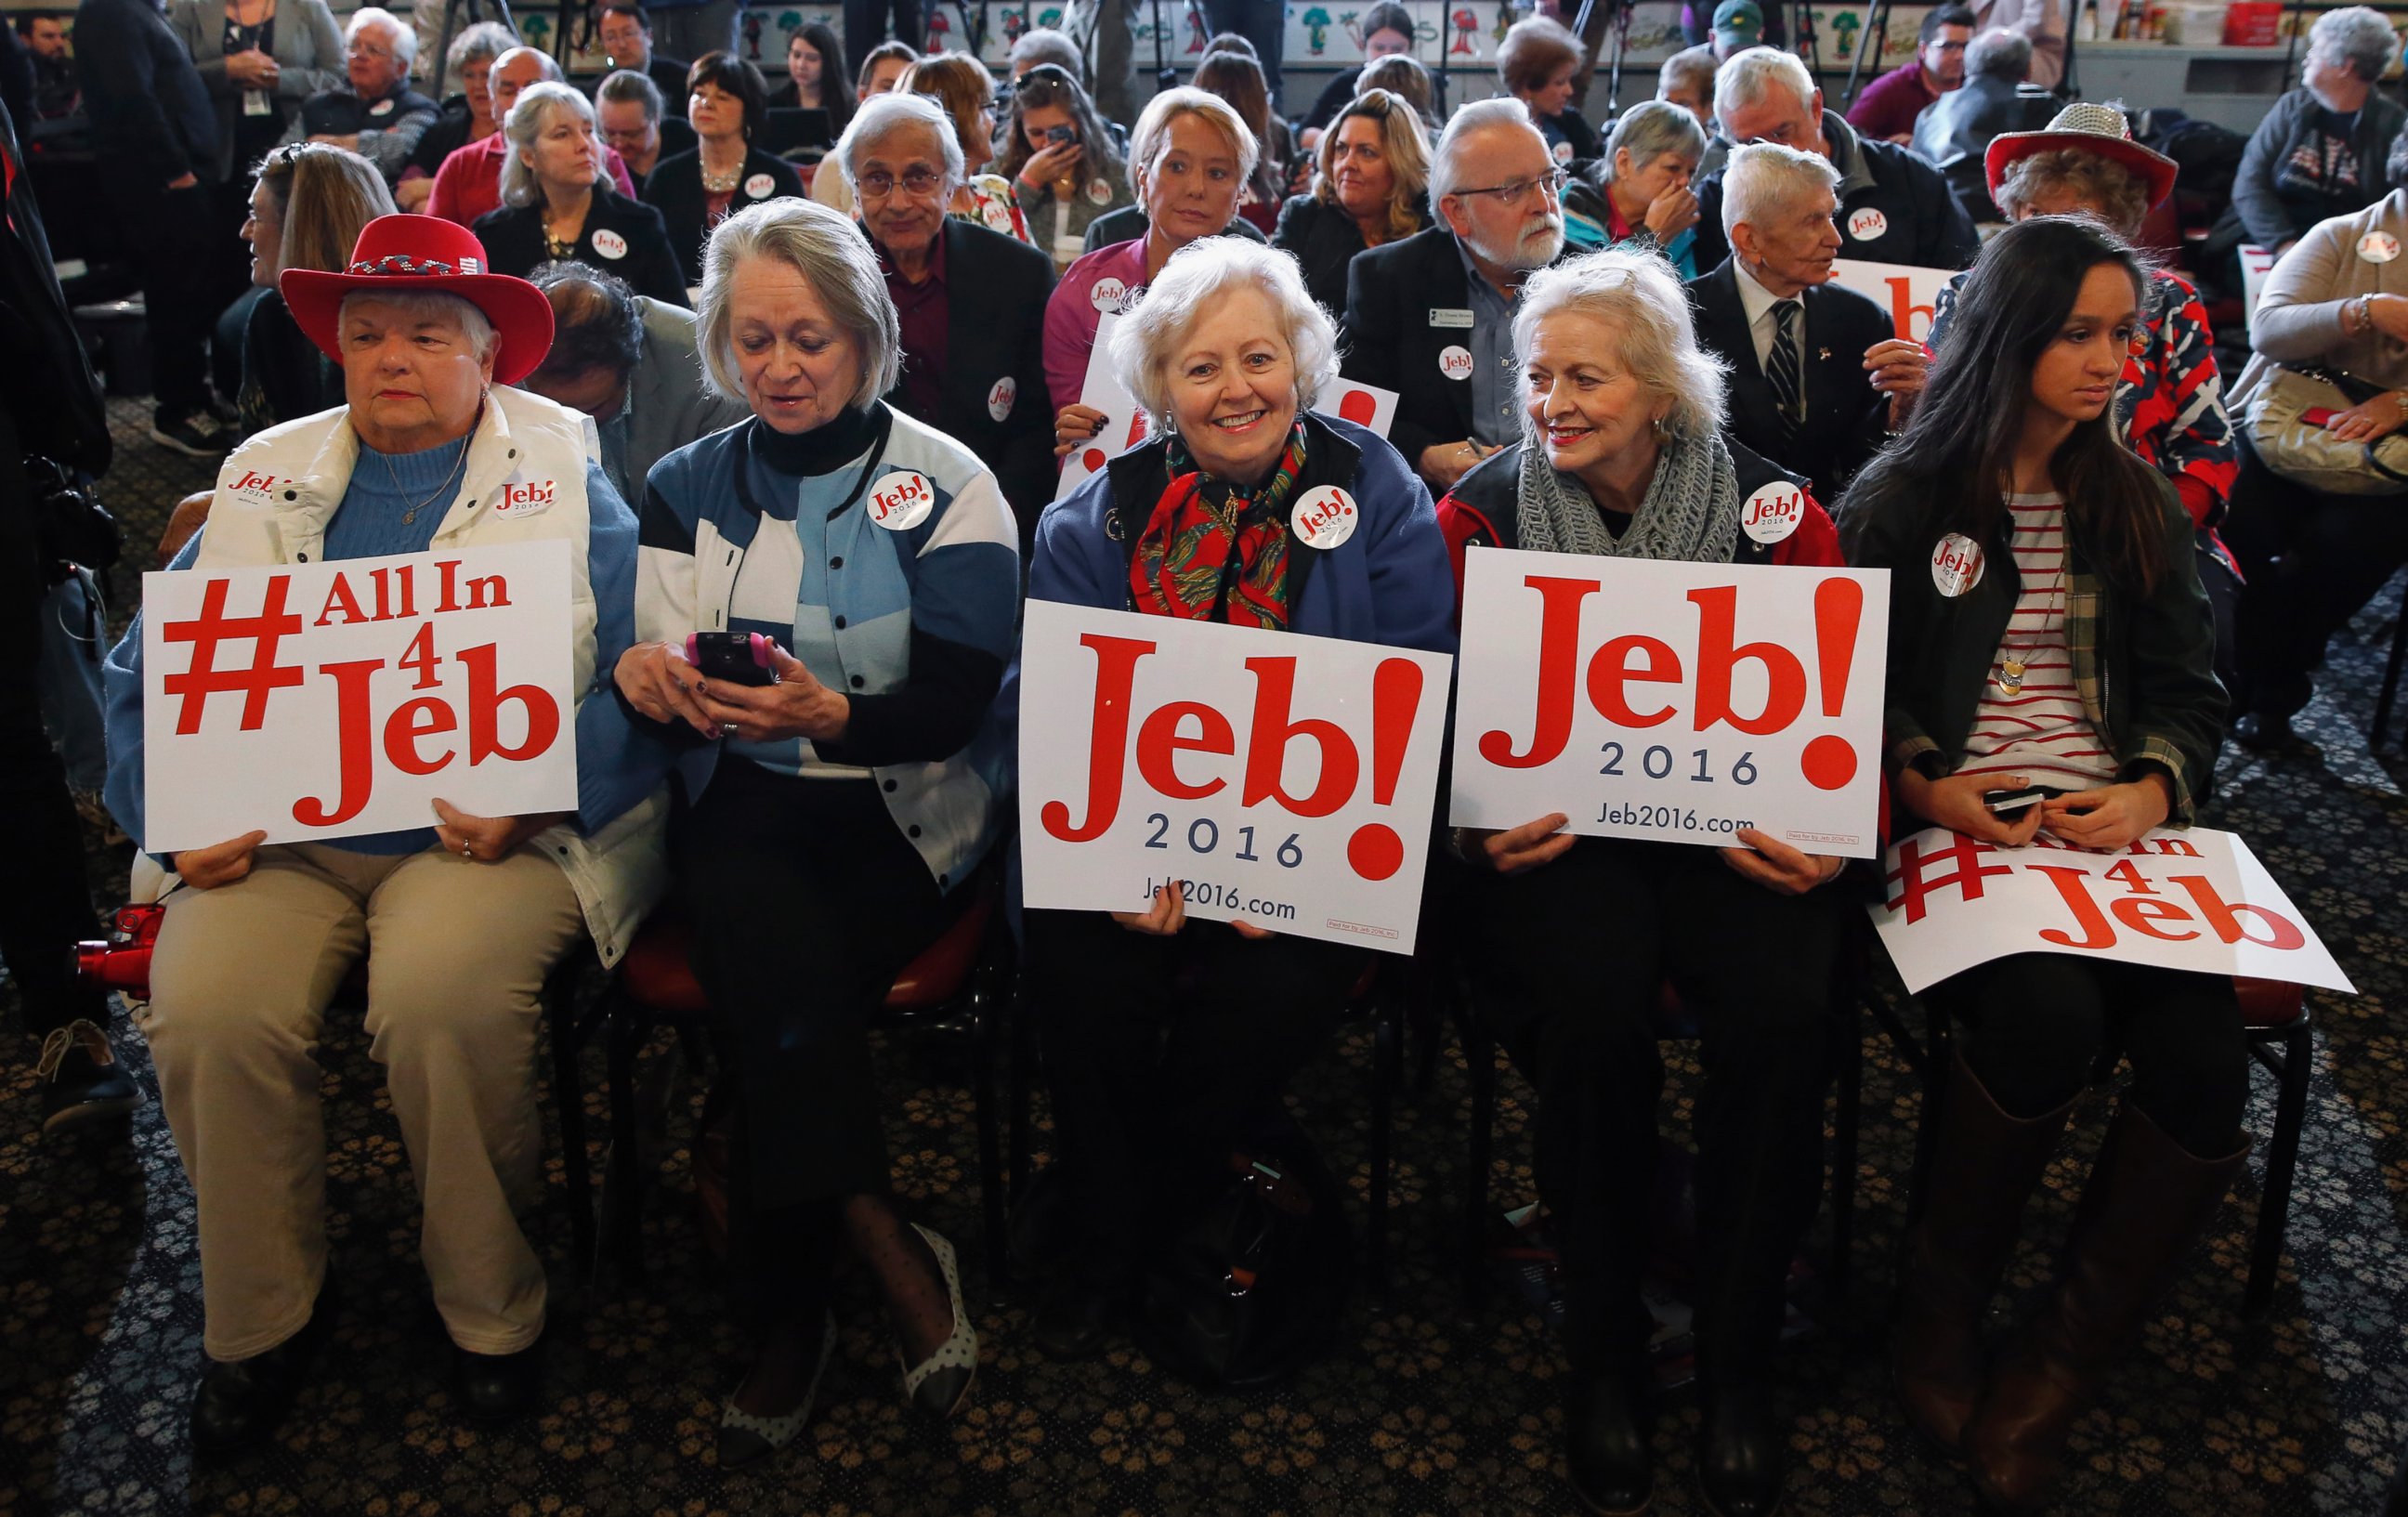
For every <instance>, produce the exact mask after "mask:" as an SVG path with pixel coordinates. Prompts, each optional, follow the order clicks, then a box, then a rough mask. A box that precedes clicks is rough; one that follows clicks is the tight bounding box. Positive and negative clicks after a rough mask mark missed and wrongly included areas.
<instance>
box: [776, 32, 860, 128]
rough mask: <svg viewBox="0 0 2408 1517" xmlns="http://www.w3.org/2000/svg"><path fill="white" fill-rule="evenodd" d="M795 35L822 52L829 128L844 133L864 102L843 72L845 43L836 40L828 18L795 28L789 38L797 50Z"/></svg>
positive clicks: (788, 43) (822, 84) (791, 47)
mask: <svg viewBox="0 0 2408 1517" xmlns="http://www.w3.org/2000/svg"><path fill="white" fill-rule="evenodd" d="M796 36H799V37H801V38H802V39H803V40H804V41H806V42H808V43H810V45H811V50H812V51H813V52H816V53H818V54H819V55H820V101H821V103H822V105H823V106H824V107H825V108H826V110H827V113H828V125H829V127H830V128H832V129H833V130H834V131H836V132H837V133H838V134H839V135H841V134H842V133H843V131H844V129H845V127H846V125H847V124H848V123H850V122H852V120H853V112H854V111H855V110H858V109H859V108H861V102H860V101H858V100H855V99H854V98H853V80H852V79H849V78H847V77H846V75H845V72H844V44H843V43H841V42H839V41H838V40H837V38H836V29H835V28H834V27H831V26H830V25H828V23H827V22H825V21H806V22H804V23H803V24H802V25H801V26H799V27H797V28H796V30H795V32H794V35H793V36H789V37H788V38H787V39H786V50H787V51H789V52H791V51H793V50H794V47H795V40H794V39H795V37H796Z"/></svg>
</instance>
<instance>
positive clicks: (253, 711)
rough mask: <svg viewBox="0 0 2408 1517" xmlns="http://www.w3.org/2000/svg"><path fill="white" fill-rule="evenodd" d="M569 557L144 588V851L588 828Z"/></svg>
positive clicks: (492, 551) (176, 579) (168, 581)
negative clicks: (508, 828)
mask: <svg viewBox="0 0 2408 1517" xmlns="http://www.w3.org/2000/svg"><path fill="white" fill-rule="evenodd" d="M568 552H569V545H568V544H567V542H566V541H564V540H553V541H544V542H523V543H510V544H504V545H495V546H489V547H481V548H471V549H466V550H462V551H456V552H427V553H404V554H396V555H394V556H393V557H389V558H353V559H345V560H342V561H341V562H339V563H334V564H288V565H277V566H273V567H266V568H238V569H187V570H183V571H180V572H178V573H173V574H146V575H144V576H143V577H142V741H143V747H144V753H143V771H144V780H145V784H146V791H145V809H146V812H147V821H148V825H149V832H150V836H149V837H146V838H144V840H143V842H144V846H145V847H147V848H149V849H150V851H151V852H175V851H177V850H179V849H186V848H207V847H208V846H210V845H211V844H215V843H222V842H224V841H226V840H227V839H229V838H233V837H241V836H242V835H244V834H245V833H248V832H251V831H254V830H259V829H265V831H266V833H267V841H269V842H271V843H292V842H323V841H326V840H329V839H332V838H337V837H357V836H359V835H361V834H364V833H376V832H398V831H402V830H404V829H407V828H411V827H426V826H432V825H434V824H435V822H436V816H435V811H434V807H433V801H434V799H435V797H437V796H438V795H439V796H441V797H442V798H443V799H444V800H445V801H446V802H448V803H450V804H451V805H452V806H453V807H454V808H456V809H459V810H461V811H465V812H466V813H468V814H469V815H471V816H489V817H490V816H521V815H524V814H526V813H528V812H533V811H566V810H573V809H576V806H577V741H576V725H577V713H576V700H575V692H574V691H573V690H572V689H571V686H572V684H573V683H574V669H575V663H574V660H573V659H572V657H571V649H570V642H569V639H570V637H571V635H572V628H573V626H574V622H573V620H572V618H571V615H570V609H569V588H568V580H569V565H568Z"/></svg>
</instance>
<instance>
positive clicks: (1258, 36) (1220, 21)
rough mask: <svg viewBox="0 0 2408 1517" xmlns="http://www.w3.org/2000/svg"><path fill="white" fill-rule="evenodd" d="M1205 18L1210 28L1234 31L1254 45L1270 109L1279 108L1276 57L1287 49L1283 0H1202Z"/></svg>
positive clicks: (1216, 30)
mask: <svg viewBox="0 0 2408 1517" xmlns="http://www.w3.org/2000/svg"><path fill="white" fill-rule="evenodd" d="M1204 16H1205V19H1206V20H1207V21H1211V23H1212V30H1213V31H1214V32H1216V33H1219V32H1235V33H1237V34H1238V35H1239V36H1242V37H1244V38H1245V39H1246V40H1247V41H1249V42H1251V43H1253V44H1254V52H1255V53H1256V55H1257V56H1259V57H1260V58H1261V59H1262V64H1263V79H1264V80H1265V81H1266V82H1268V83H1269V86H1270V92H1271V109H1272V110H1273V111H1274V112H1277V111H1278V110H1279V108H1280V58H1281V56H1282V54H1283V53H1284V52H1285V51H1286V50H1287V7H1286V5H1285V4H1284V3H1283V0H1204Z"/></svg>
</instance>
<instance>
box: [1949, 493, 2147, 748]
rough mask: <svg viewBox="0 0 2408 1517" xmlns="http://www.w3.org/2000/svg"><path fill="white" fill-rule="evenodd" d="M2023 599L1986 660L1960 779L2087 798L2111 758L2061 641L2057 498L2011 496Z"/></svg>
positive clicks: (2061, 535)
mask: <svg viewBox="0 0 2408 1517" xmlns="http://www.w3.org/2000/svg"><path fill="white" fill-rule="evenodd" d="M2007 510H2008V512H2009V513H2010V515H2011V516H2012V517H2013V519H2014V538H2013V539H2012V542H2011V545H2010V546H2011V548H2012V550H2013V551H2014V555H2015V572H2016V575H2017V577H2018V578H2019V579H2020V580H2021V581H2022V587H2023V588H2022V591H2021V593H2020V594H2018V595H2017V596H2016V597H2015V609H2014V615H2013V616H2011V617H2009V618H2008V619H2007V630H2006V633H2005V634H2004V636H2002V637H2000V640H1999V650H1998V652H1997V654H1996V656H1995V657H1993V658H1992V659H1991V661H1990V677H1989V680H1988V681H1987V682H1986V683H1985V685H1984V686H1983V687H1982V698H1981V701H1980V703H1979V704H1978V705H1977V706H1976V707H1975V708H1974V711H1973V731H1972V735H1971V737H1968V738H1967V739H1966V743H1965V761H1964V762H1963V763H1962V764H1960V765H1958V766H1957V773H1958V774H2020V775H2023V776H2025V777H2026V779H2027V780H2028V782H2029V783H2031V784H2035V785H2046V786H2048V787H2049V788H2050V789H2052V790H2065V791H2072V790H2095V789H2097V788H2098V787H2100V786H2101V785H2104V784H2109V783H2112V782H2113V781H2114V778H2115V772H2116V767H2117V766H2116V763H2115V755H2114V753H2113V752H2111V751H2109V750H2108V747H2107V745H2106V743H2105V742H2103V741H2101V740H2100V736H2099V729H2098V728H2096V727H2094V726H2092V725H2091V723H2090V717H2089V713H2087V712H2086V711H2085V710H2084V709H2083V707H2082V696H2081V693H2080V692H2079V691H2077V690H2076V689H2075V688H2074V683H2073V655H2072V653H2071V651H2069V650H2068V648H2067V646H2066V640H2065V603H2066V561H2065V498H2064V497H2063V496H2062V495H2057V494H2042V495H2009V496H2007Z"/></svg>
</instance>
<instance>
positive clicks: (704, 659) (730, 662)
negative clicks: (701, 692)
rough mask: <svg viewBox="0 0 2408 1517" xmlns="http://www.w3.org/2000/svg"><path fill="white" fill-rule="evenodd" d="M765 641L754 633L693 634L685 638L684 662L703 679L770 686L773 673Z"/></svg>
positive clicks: (764, 638)
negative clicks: (698, 672) (700, 674)
mask: <svg viewBox="0 0 2408 1517" xmlns="http://www.w3.org/2000/svg"><path fill="white" fill-rule="evenodd" d="M769 647H770V643H769V639H768V638H767V637H763V636H761V635H760V634H759V633H757V632H695V633H688V634H687V635H686V639H685V661H686V662H687V663H689V664H691V665H694V666H695V668H697V669H700V670H701V671H702V674H703V678H704V679H706V680H726V681H727V682H728V683H729V684H732V685H766V684H771V683H774V682H775V681H776V680H777V678H778V675H777V671H776V669H775V668H774V667H772V666H771V665H770V662H769Z"/></svg>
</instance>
